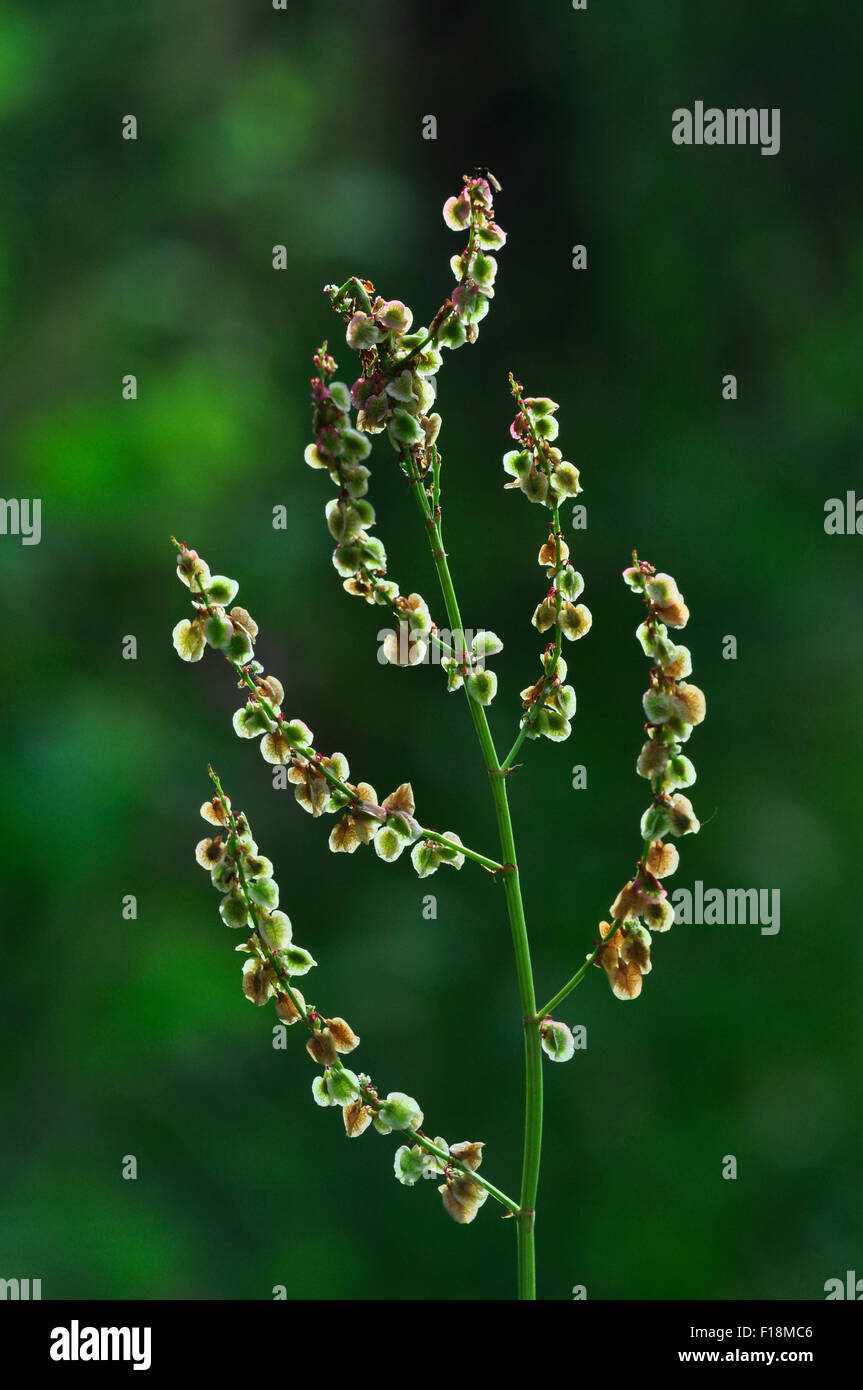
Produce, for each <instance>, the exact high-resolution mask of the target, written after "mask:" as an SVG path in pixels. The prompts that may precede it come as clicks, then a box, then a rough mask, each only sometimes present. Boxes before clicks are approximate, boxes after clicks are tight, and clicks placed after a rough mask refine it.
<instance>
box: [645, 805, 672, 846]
mask: <svg viewBox="0 0 863 1390" xmlns="http://www.w3.org/2000/svg"><path fill="white" fill-rule="evenodd" d="M670 826H671V819H670V816H669V813H668V811H667V810H666V808H665V806H657V805H656V804H654V805H652V806H648V808H647V810H646V811H645V813H644V815H643V816H642V817H641V838H642V840H661V839H662V837H663V835H665V834H666V833H667V831H668V830H669V828H670Z"/></svg>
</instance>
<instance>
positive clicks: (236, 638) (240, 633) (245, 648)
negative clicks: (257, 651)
mask: <svg viewBox="0 0 863 1390" xmlns="http://www.w3.org/2000/svg"><path fill="white" fill-rule="evenodd" d="M225 650H226V652H227V653H228V656H229V657H230V659H231V661H236V662H239V663H240V664H242V663H243V662H245V661H248V660H249V658H250V657H251V656H252V643H251V640H250V638H249V634H248V633H247V632H246V631H245V629H244V628H242V627H237V626H236V625H235V626H234V631H233V632H232V633H231V638H230V641H229V642H228V645H227V647H226V648H225Z"/></svg>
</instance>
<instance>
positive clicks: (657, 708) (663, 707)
mask: <svg viewBox="0 0 863 1390" xmlns="http://www.w3.org/2000/svg"><path fill="white" fill-rule="evenodd" d="M642 704H643V706H644V713H645V714H646V715H647V719H648V723H650V724H664V723H665V722H666V720H667V719H668V718H669V717H670V715H671V703H670V701H669V698H668V696H667V695H666V693H665V691H664V690H647V691H645V693H644V698H643V700H642Z"/></svg>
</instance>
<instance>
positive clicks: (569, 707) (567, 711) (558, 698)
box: [550, 685, 576, 719]
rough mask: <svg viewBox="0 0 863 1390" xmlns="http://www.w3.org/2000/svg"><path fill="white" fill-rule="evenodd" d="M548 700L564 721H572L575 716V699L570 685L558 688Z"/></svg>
mask: <svg viewBox="0 0 863 1390" xmlns="http://www.w3.org/2000/svg"><path fill="white" fill-rule="evenodd" d="M550 699H551V701H552V702H553V703H554V705H555V707H556V708H557V709H559V710H560V712H561V714H562V715H563V716H564V718H565V719H572V717H573V715H574V714H575V706H576V698H575V691H574V690H573V688H572V686H571V685H561V686H558V688H557V690H555V691H553V692H552V694H551V696H550Z"/></svg>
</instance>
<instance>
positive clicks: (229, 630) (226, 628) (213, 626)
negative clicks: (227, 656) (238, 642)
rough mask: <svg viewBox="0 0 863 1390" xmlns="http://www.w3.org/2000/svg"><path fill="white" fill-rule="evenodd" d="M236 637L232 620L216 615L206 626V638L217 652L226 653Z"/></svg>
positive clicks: (208, 620)
mask: <svg viewBox="0 0 863 1390" xmlns="http://www.w3.org/2000/svg"><path fill="white" fill-rule="evenodd" d="M233 635H234V624H233V623H232V622H231V620H230V618H222V617H220V616H219V614H218V613H214V614H213V616H212V618H208V619H207V621H206V623H205V624H204V636H205V637H206V639H207V641H208V642H209V644H210V646H211V647H215V649H216V651H224V649H225V647H227V645H228V643H229V642H230V640H231V638H232V637H233Z"/></svg>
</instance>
